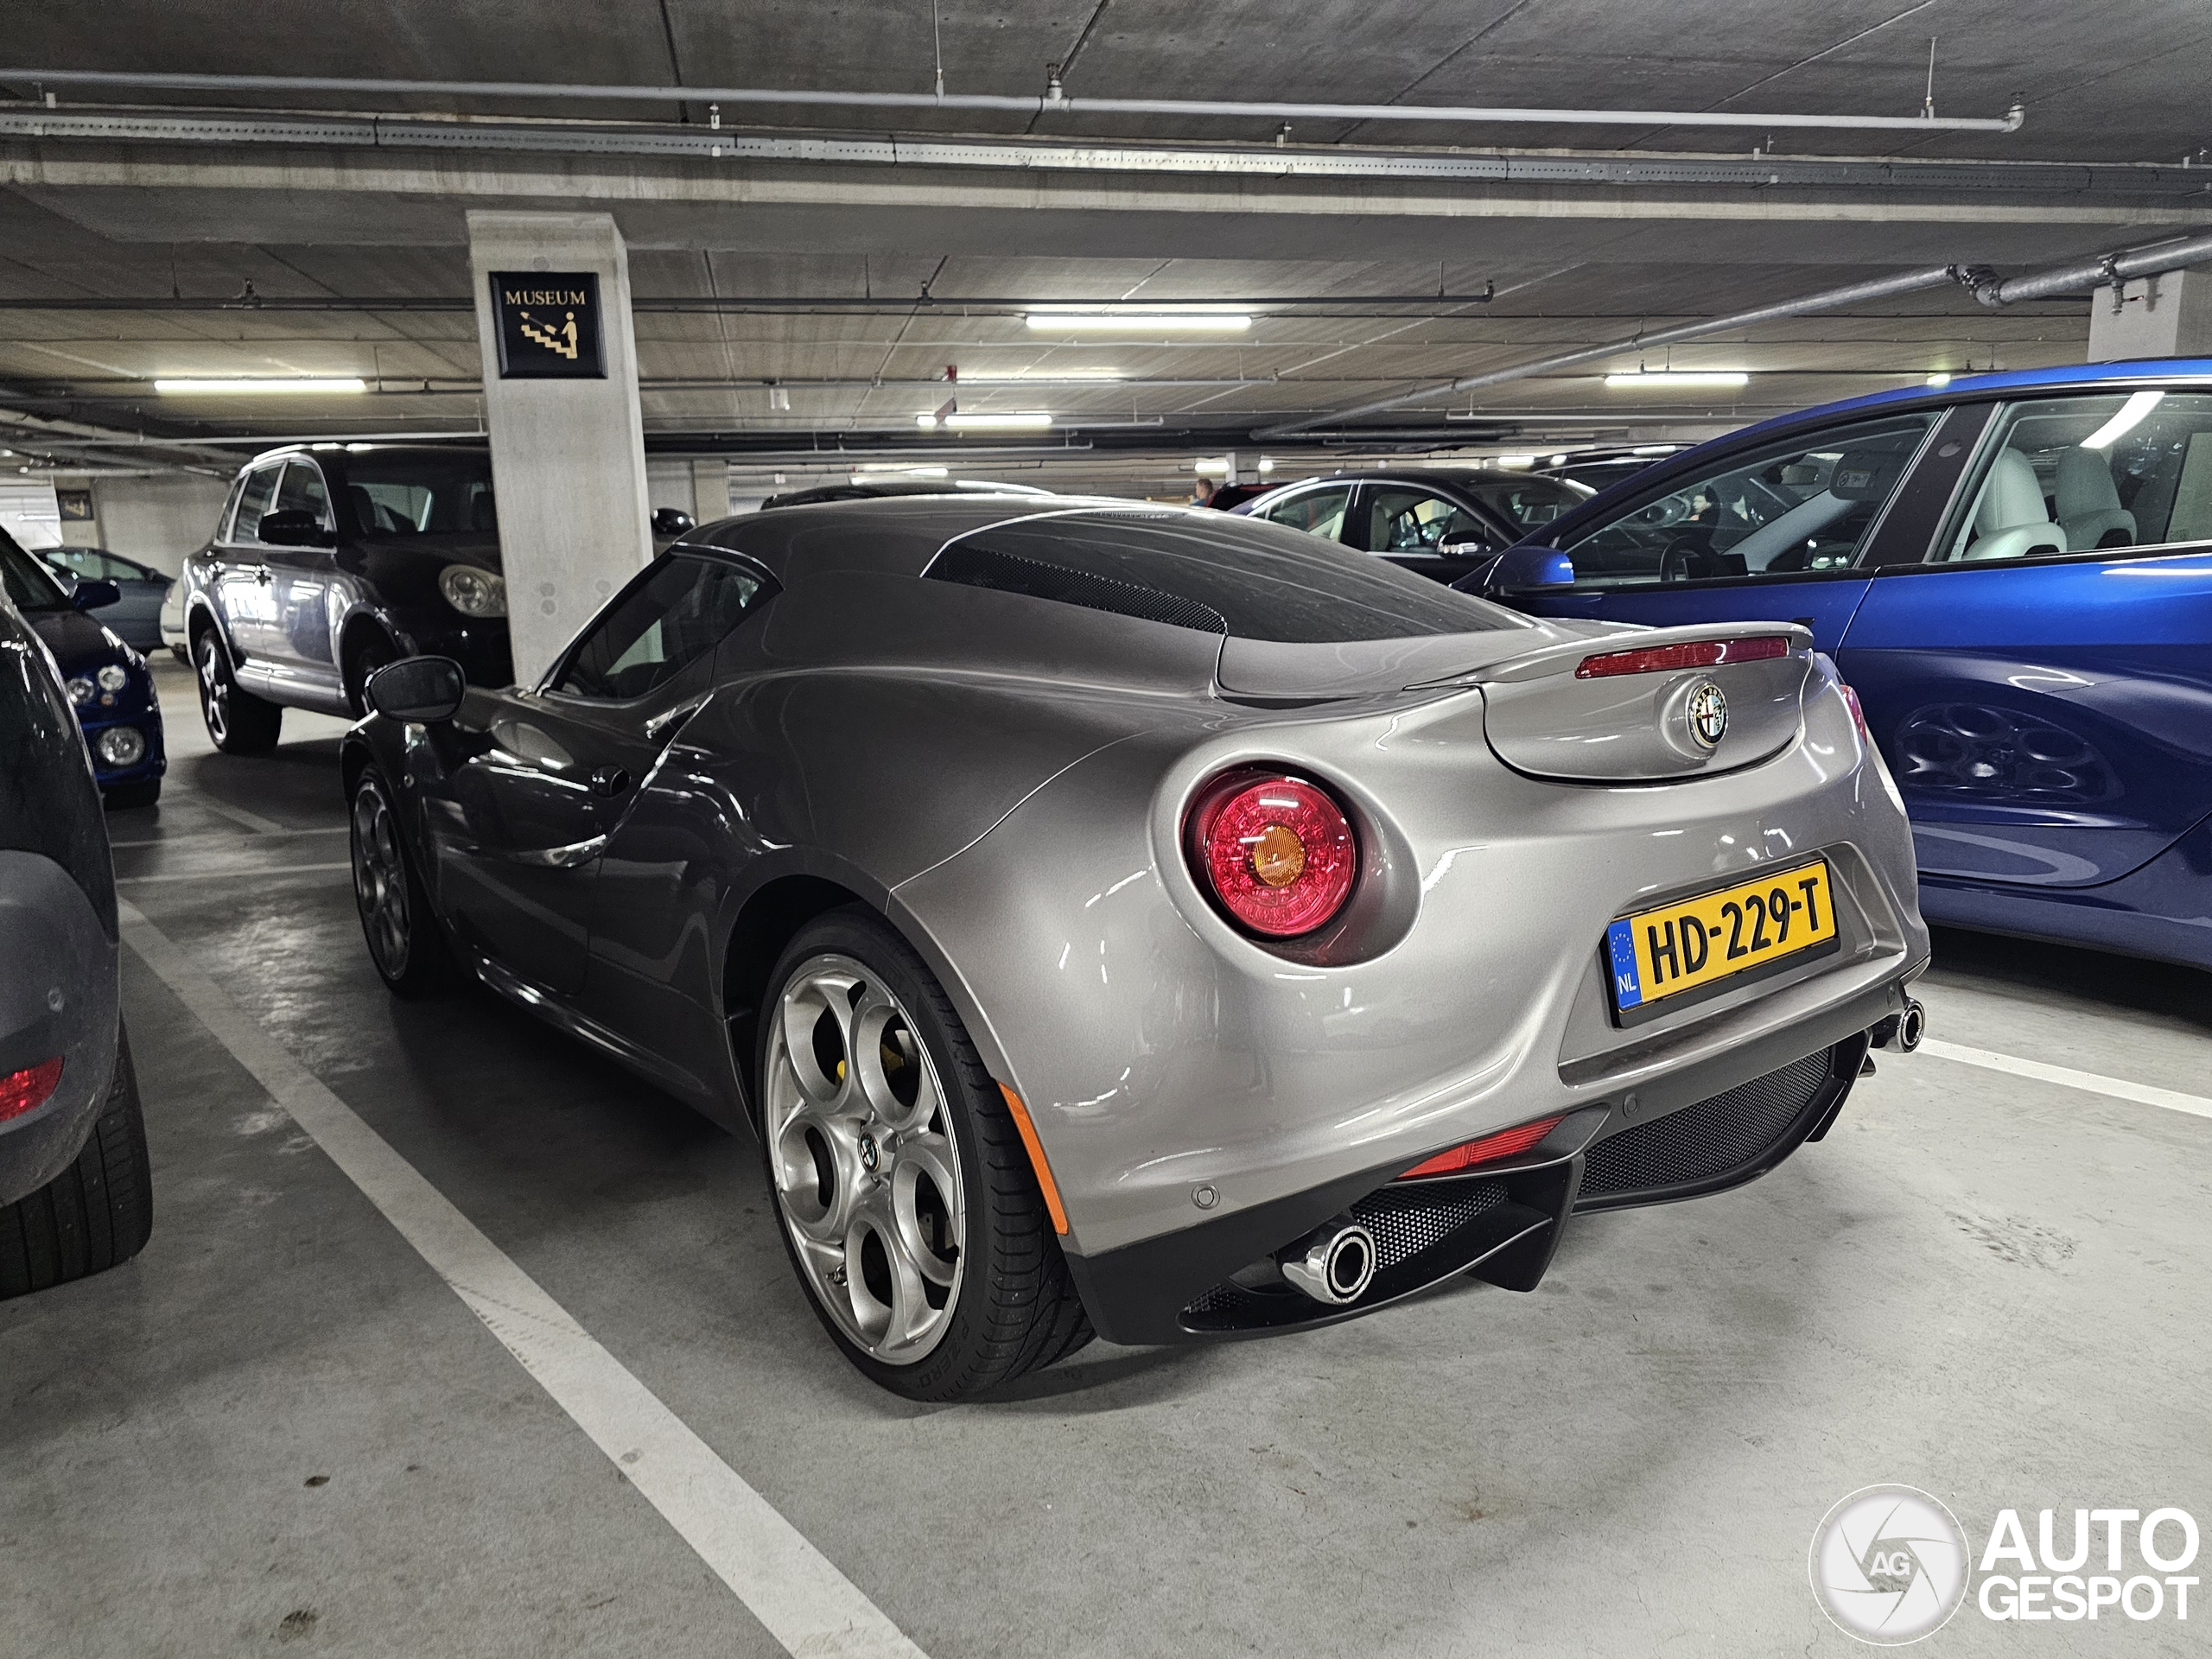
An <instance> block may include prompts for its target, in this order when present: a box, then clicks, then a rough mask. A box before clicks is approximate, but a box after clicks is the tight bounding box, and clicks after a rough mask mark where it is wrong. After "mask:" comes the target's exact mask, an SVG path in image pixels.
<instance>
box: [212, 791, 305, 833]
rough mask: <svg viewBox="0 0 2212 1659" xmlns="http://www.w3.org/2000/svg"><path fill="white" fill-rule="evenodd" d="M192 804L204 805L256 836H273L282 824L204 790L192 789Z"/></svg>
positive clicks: (217, 815) (218, 815)
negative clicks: (249, 830)
mask: <svg viewBox="0 0 2212 1659" xmlns="http://www.w3.org/2000/svg"><path fill="white" fill-rule="evenodd" d="M192 804H194V806H200V807H205V808H206V809H207V810H208V811H210V812H213V814H214V815H215V816H216V817H219V818H228V819H229V820H230V821H231V822H232V823H235V824H237V825H238V827H239V828H240V829H251V830H252V831H253V833H254V834H255V835H257V836H273V835H276V834H277V833H278V832H280V831H281V830H282V829H283V828H284V826H283V824H281V823H277V820H276V819H274V818H264V817H262V816H261V814H260V813H258V812H249V811H247V810H245V808H244V807H242V806H232V804H230V803H229V802H228V801H219V800H217V799H216V798H214V797H213V795H210V794H207V793H206V792H205V791H199V790H195V791H193V796H192Z"/></svg>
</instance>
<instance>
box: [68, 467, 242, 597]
mask: <svg viewBox="0 0 2212 1659" xmlns="http://www.w3.org/2000/svg"><path fill="white" fill-rule="evenodd" d="M65 481H70V480H65ZM91 483H92V518H93V524H90V525H85V526H82V528H84V529H93V528H97V530H98V532H99V534H98V536H97V538H96V539H97V540H98V542H99V545H100V546H102V547H104V548H105V549H106V550H108V551H109V552H111V553H120V554H121V555H122V556H124V558H126V559H137V560H138V561H139V562H140V563H143V564H150V565H152V566H153V567H154V568H155V569H156V570H162V571H166V572H167V573H168V574H169V575H176V574H177V572H178V571H180V570H181V569H183V568H184V561H185V559H186V557H187V556H188V555H189V554H191V553H192V551H193V550H194V549H195V548H198V547H199V546H200V545H201V544H202V543H205V542H206V541H207V537H208V536H209V535H210V534H211V533H212V532H213V530H214V528H215V518H216V515H217V514H218V513H219V512H222V510H223V501H224V499H225V498H226V496H227V495H228V494H229V493H230V480H228V479H222V478H209V477H207V476H205V475H203V474H198V473H162V474H151V475H149V476H146V477H143V478H95V479H93V480H91ZM64 528H65V529H69V528H76V527H74V526H64ZM86 539H95V538H92V537H87V538H86Z"/></svg>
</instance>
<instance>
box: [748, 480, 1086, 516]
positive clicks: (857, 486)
mask: <svg viewBox="0 0 2212 1659" xmlns="http://www.w3.org/2000/svg"><path fill="white" fill-rule="evenodd" d="M974 493H982V494H985V495H1050V494H1051V493H1052V492H1051V491H1050V490H1040V489H1039V488H1038V487H1037V486H1035V485H1034V484H995V483H992V482H991V481H990V480H988V479H980V478H901V477H899V475H897V474H891V475H889V476H887V477H884V478H857V477H856V478H855V479H853V480H852V481H851V482H849V483H846V484H815V485H810V486H808V487H807V488H805V489H803V490H786V491H785V492H784V493H782V494H781V495H772V496H770V497H769V498H768V499H766V501H763V502H762V503H761V504H760V511H761V512H767V511H768V510H769V509H770V508H771V507H806V506H812V505H816V504H817V503H818V502H823V501H874V500H878V499H881V498H883V497H886V496H893V495H966V494H974Z"/></svg>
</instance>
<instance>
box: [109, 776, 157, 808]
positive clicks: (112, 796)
mask: <svg viewBox="0 0 2212 1659" xmlns="http://www.w3.org/2000/svg"><path fill="white" fill-rule="evenodd" d="M100 798H101V800H102V801H104V802H105V803H106V805H107V810H109V811H111V812H128V811H130V810H131V809H132V808H133V807H140V806H151V805H153V804H154V803H155V802H156V801H158V800H160V799H161V798H162V780H161V779H158V778H142V779H139V780H138V781H137V783H135V784H118V785H116V786H115V787H114V788H113V789H105V790H102V791H100Z"/></svg>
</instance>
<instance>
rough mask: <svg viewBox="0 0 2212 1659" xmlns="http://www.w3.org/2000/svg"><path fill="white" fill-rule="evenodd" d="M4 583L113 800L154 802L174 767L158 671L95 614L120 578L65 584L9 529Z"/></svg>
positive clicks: (0, 565)
mask: <svg viewBox="0 0 2212 1659" xmlns="http://www.w3.org/2000/svg"><path fill="white" fill-rule="evenodd" d="M0 581H3V582H4V585H5V587H6V589H7V594H8V600H9V602H10V604H12V605H13V606H14V607H16V611H17V612H19V613H21V615H22V620H24V621H26V622H27V623H29V626H30V627H31V628H32V629H33V630H34V631H35V632H36V634H37V636H38V638H39V639H40V640H41V642H42V643H43V644H44V645H45V646H46V649H47V650H48V652H51V653H52V655H53V660H54V665H55V666H56V668H57V669H58V670H59V671H60V675H61V679H62V683H63V687H64V696H65V698H66V700H67V702H68V704H69V706H70V707H71V709H73V711H74V713H75V715H76V717H77V724H78V726H79V728H80V729H81V730H82V732H83V734H84V740H85V744H86V748H87V750H88V751H89V753H90V754H91V758H92V774H93V777H94V779H96V780H97V782H98V785H99V791H100V793H101V794H102V795H103V796H104V797H105V799H106V801H107V804H109V805H110V806H112V807H132V806H151V805H152V804H154V803H155V802H156V800H158V799H159V798H161V793H162V772H165V771H167V770H168V751H167V749H166V748H165V747H164V745H163V744H162V705H161V700H160V698H159V697H157V696H156V695H155V692H154V677H153V675H152V674H151V673H150V672H149V671H148V670H147V667H146V659H145V658H143V657H142V656H140V655H139V654H138V653H137V652H135V651H133V650H131V648H130V646H129V645H125V644H124V643H123V641H122V640H121V639H118V638H117V637H116V636H115V634H114V633H113V632H111V630H110V629H108V628H106V627H105V626H102V625H101V623H99V621H97V620H94V618H93V617H92V615H91V614H90V613H92V612H93V611H95V610H105V609H106V608H108V607H111V606H112V605H113V604H114V603H115V602H116V591H115V584H114V583H113V582H109V581H108V580H106V579H105V577H98V576H92V577H86V578H85V579H83V580H82V581H79V582H76V583H74V584H73V586H65V585H64V583H63V582H62V579H61V578H60V576H59V575H55V574H54V570H53V569H51V568H50V567H49V566H48V565H47V564H45V563H43V562H41V560H38V559H35V558H33V557H32V556H30V555H29V554H28V553H26V552H24V551H23V550H22V548H20V547H18V546H17V545H16V542H15V540H14V538H13V537H10V536H9V535H8V534H7V532H6V531H0ZM0 954H4V953H0Z"/></svg>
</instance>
